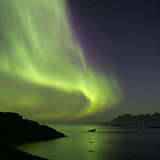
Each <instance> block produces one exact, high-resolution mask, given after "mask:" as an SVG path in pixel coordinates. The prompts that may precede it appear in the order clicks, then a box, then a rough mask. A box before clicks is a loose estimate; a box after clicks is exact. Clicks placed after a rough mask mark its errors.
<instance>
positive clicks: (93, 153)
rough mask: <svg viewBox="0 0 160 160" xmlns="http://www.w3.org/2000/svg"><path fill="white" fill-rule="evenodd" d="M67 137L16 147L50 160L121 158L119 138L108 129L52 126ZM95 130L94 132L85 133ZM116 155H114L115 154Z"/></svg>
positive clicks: (81, 126)
mask: <svg viewBox="0 0 160 160" xmlns="http://www.w3.org/2000/svg"><path fill="white" fill-rule="evenodd" d="M53 128H56V129H57V130H58V131H61V132H63V133H65V134H66V135H67V136H68V137H65V138H60V139H56V140H51V141H45V142H38V143H37V142H36V143H29V144H24V145H21V146H18V149H20V150H23V151H26V152H28V153H31V154H34V155H38V156H41V157H45V158H48V159H50V160H64V159H65V160H75V159H76V160H88V159H90V160H106V159H109V160H117V159H118V158H117V157H119V158H120V156H121V148H122V147H121V146H120V145H121V144H120V143H118V141H119V139H120V136H119V135H117V134H115V133H112V134H111V133H110V132H106V131H109V130H110V129H109V128H106V127H101V126H93V125H56V126H55V125H54V126H53ZM93 128H96V129H97V131H96V132H87V131H88V130H89V129H93ZM115 153H116V154H115Z"/></svg>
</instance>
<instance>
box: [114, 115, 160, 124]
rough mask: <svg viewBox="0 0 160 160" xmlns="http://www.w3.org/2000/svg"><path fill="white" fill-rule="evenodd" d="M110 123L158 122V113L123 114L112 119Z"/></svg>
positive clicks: (159, 118) (159, 117)
mask: <svg viewBox="0 0 160 160" xmlns="http://www.w3.org/2000/svg"><path fill="white" fill-rule="evenodd" d="M112 123H121V124H122V123H124V124H126V123H160V113H154V114H153V115H150V114H145V115H138V116H135V115H130V114H125V115H122V116H118V117H117V118H115V119H113V120H112Z"/></svg>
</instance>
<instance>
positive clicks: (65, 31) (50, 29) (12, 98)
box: [0, 0, 160, 122]
mask: <svg viewBox="0 0 160 160" xmlns="http://www.w3.org/2000/svg"><path fill="white" fill-rule="evenodd" d="M159 28H160V1H159V0H121V1H120V0H66V1H65V0H48V1H44V0H34V1H33V0H14V2H13V1H11V0H0V91H1V92H0V110H1V111H13V112H19V113H20V114H22V115H24V116H25V117H27V118H31V119H35V120H39V121H54V122H66V121H68V120H72V121H73V122H97V121H98V122H99V121H109V120H111V119H113V118H115V117H116V116H118V115H121V114H125V113H130V114H146V113H154V112H160V109H159V104H160V85H159V81H160V74H159V73H160V31H159Z"/></svg>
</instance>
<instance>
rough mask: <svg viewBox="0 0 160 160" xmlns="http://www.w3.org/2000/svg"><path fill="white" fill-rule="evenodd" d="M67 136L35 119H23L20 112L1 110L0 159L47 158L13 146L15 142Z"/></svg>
mask: <svg viewBox="0 0 160 160" xmlns="http://www.w3.org/2000/svg"><path fill="white" fill-rule="evenodd" d="M62 137H65V135H64V134H63V133H60V132H58V131H56V130H55V129H53V128H50V127H48V126H46V125H40V124H39V123H37V122H35V121H31V120H28V119H23V117H22V116H20V115H19V114H18V113H11V112H6V113H5V112H0V159H3V160H45V159H44V158H40V157H37V156H33V155H30V154H28V153H25V152H22V151H19V150H17V149H14V148H13V147H11V146H12V145H15V144H20V143H27V142H35V141H42V140H51V139H55V138H62Z"/></svg>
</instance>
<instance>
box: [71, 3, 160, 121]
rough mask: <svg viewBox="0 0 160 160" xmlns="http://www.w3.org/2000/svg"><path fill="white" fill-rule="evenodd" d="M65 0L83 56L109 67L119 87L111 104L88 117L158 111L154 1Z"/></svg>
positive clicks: (159, 14) (158, 10)
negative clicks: (117, 100) (120, 95)
mask: <svg viewBox="0 0 160 160" xmlns="http://www.w3.org/2000/svg"><path fill="white" fill-rule="evenodd" d="M69 1H70V8H71V10H72V16H73V18H74V22H75V24H76V25H74V26H76V27H75V30H76V34H78V35H81V39H80V41H81V42H82V44H83V47H84V48H87V53H88V57H89V58H88V61H89V62H90V63H91V64H92V65H93V66H96V67H97V68H100V69H101V70H103V71H104V72H105V73H106V74H110V72H112V73H113V72H114V74H115V76H116V77H117V79H118V82H119V84H120V87H121V89H122V92H123V98H122V100H121V102H120V103H119V104H118V105H116V107H114V108H112V109H110V110H109V111H106V112H104V113H102V114H100V115H97V116H96V117H91V118H93V119H94V118H97V119H99V120H102V119H103V118H104V119H112V118H113V117H116V116H118V115H120V114H125V113H131V114H146V113H154V112H160V106H159V104H160V85H159V84H160V30H159V29H160V1H159V0H140V1H139V0H129V1H128V0H121V1H119V0H100V1H99V0H92V1H91V0H69Z"/></svg>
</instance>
